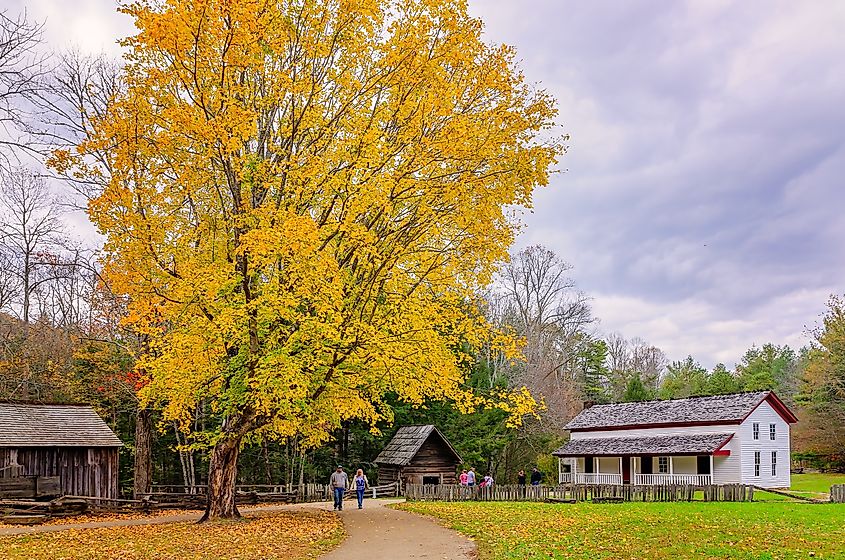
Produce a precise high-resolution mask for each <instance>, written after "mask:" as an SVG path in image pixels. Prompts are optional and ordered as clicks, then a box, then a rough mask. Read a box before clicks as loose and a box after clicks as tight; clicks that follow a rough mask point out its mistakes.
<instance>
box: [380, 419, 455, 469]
mask: <svg viewBox="0 0 845 560" xmlns="http://www.w3.org/2000/svg"><path fill="white" fill-rule="evenodd" d="M432 436H434V437H437V438H440V440H441V441H442V442H443V443H444V444H445V445H446V448H447V449H448V450H449V451H450V452H451V453H452V454H453V455H454V456H455V459H456V461H457V462H458V463H461V462H462V461H463V460H462V459H461V456H460V455H458V452H457V451H455V448H454V447H452V444H451V443H449V440H447V439H446V438H445V437H444V436H443V434H442V433H440V430H438V429H437V428H435V427H434V426H432V425H431V424H428V425H425V426H402V427H401V428H399V430H398V431H397V432H396V435H394V436H393V439H391V440H390V441H389V442H388V444H387V445H386V446H385V447H384V449H382V450H381V453H379V454H378V457H376V459H375V461H374V462H375V463H376V464H379V465H398V466H400V467H404V466H407V465H409V464H410V463H411V461H412V460H413V458H414V456H415V455H416V454H417V453H418V452H419V450H420V448H421V447H422V446H423V445H424V444H425V442H426V441H428V439H429V438H430V437H432Z"/></svg>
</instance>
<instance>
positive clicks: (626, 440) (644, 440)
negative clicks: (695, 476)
mask: <svg viewBox="0 0 845 560" xmlns="http://www.w3.org/2000/svg"><path fill="white" fill-rule="evenodd" d="M733 435H734V434H733V433H730V432H725V433H722V434H678V435H672V436H649V437H611V438H587V439H573V440H569V442H567V443H566V444H564V446H563V447H561V448H560V449H558V450H557V451H555V452H554V453H552V455H556V456H558V457H580V456H582V455H599V456H601V455H613V456H617V457H618V456H625V455H710V454H712V453H714V452H716V451H718V450H719V448H721V447H722V446H723V445H725V444H726V443H727V442H728V441H729V440H730V439H731V438H732V437H733Z"/></svg>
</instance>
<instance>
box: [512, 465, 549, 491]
mask: <svg viewBox="0 0 845 560" xmlns="http://www.w3.org/2000/svg"><path fill="white" fill-rule="evenodd" d="M525 482H526V480H525V471H524V470H522V469H520V470H519V472H518V473H517V474H516V483H517V484H519V485H520V486H525ZM541 482H543V473H541V472H540V470H539V469H538V468H537V467H534V468H533V469H531V486H540V483H541Z"/></svg>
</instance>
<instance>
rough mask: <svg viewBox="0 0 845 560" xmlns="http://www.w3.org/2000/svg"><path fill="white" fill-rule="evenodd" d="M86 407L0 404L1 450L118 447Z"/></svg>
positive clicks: (117, 441) (108, 430)
mask: <svg viewBox="0 0 845 560" xmlns="http://www.w3.org/2000/svg"><path fill="white" fill-rule="evenodd" d="M121 445H123V444H122V443H121V441H120V440H119V439H118V438H117V436H116V435H114V432H112V431H111V428H109V427H108V426H107V425H106V423H105V422H103V419H102V418H100V416H99V415H98V414H97V413H96V412H94V409H93V408H91V407H90V406H88V405H74V404H36V403H2V402H0V447H120V446H121Z"/></svg>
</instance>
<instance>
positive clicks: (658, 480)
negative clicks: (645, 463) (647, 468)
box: [634, 473, 713, 486]
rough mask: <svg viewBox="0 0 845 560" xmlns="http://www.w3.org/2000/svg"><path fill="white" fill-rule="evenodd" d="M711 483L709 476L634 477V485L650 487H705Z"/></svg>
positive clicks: (667, 475)
mask: <svg viewBox="0 0 845 560" xmlns="http://www.w3.org/2000/svg"><path fill="white" fill-rule="evenodd" d="M712 483H713V475H710V474H640V473H637V474H636V475H634V484H637V485H644V486H652V485H659V484H694V485H697V486H707V485H709V484H712Z"/></svg>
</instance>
